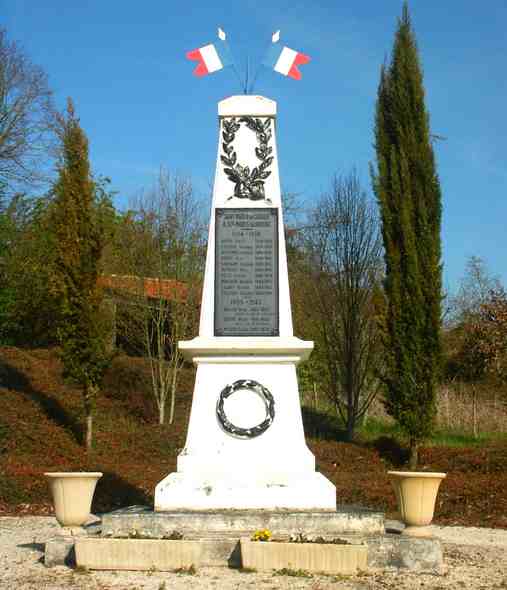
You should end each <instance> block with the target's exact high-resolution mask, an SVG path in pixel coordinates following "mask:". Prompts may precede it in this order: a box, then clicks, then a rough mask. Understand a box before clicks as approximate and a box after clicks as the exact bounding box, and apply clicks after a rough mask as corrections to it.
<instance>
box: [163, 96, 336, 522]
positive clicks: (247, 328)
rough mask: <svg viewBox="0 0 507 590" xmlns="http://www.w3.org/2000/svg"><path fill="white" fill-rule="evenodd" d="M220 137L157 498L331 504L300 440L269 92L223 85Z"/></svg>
mask: <svg viewBox="0 0 507 590" xmlns="http://www.w3.org/2000/svg"><path fill="white" fill-rule="evenodd" d="M218 116H219V139H218V155H217V167H216V175H215V184H214V190H213V202H212V209H211V219H210V226H209V238H208V252H207V258H206V270H205V277H204V288H203V296H202V307H201V318H200V328H199V336H197V337H196V338H194V339H193V340H190V341H188V342H180V343H179V348H180V350H181V351H182V352H183V354H184V355H185V357H186V358H187V359H189V360H192V361H193V363H194V364H195V365H196V366H197V374H196V382H195V389H194V395H193V401H192V409H191V414H190V422H189V426H188V434H187V440H186V445H185V448H184V449H183V451H182V452H181V453H180V455H179V456H178V463H177V472H175V473H171V474H170V475H168V476H167V477H166V478H165V479H163V480H162V481H161V482H160V483H159V484H158V485H157V487H156V490H155V510H156V511H172V510H211V509H224V510H227V509H268V510H277V509H279V510H313V509H316V510H335V508H336V495H335V488H334V486H333V484H332V483H331V482H330V481H328V480H327V479H326V478H325V477H324V476H323V475H322V474H320V473H318V472H316V471H315V458H314V456H313V455H312V453H311V452H310V450H309V449H308V447H307V446H306V443H305V437H304V432H303V422H302V417H301V407H300V401H299V391H298V383H297V378H296V365H297V364H298V363H299V362H300V361H302V360H305V359H307V358H308V356H309V355H310V353H311V350H312V348H313V342H305V341H302V340H300V339H298V338H296V337H294V334H293V329H292V316H291V305H290V295H289V281H288V275H287V258H286V251H285V238H284V225H283V216H282V203H281V195H280V179H279V173H278V156H277V150H276V137H275V130H276V126H275V123H276V103H275V102H274V101H272V100H269V99H267V98H264V97H262V96H251V95H243V96H231V97H230V98H227V99H225V100H223V101H221V102H220V103H219V105H218Z"/></svg>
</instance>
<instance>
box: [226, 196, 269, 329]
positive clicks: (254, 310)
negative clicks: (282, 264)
mask: <svg viewBox="0 0 507 590" xmlns="http://www.w3.org/2000/svg"><path fill="white" fill-rule="evenodd" d="M278 316H279V313H278V210H277V209H275V208H264V207H262V208H241V209H239V208H238V209H236V208H234V209H233V208H230V209H229V208H223V209H216V224H215V336H278V335H279V319H278Z"/></svg>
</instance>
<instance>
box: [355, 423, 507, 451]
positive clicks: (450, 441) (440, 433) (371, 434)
mask: <svg viewBox="0 0 507 590" xmlns="http://www.w3.org/2000/svg"><path fill="white" fill-rule="evenodd" d="M358 434H359V436H360V438H361V439H362V440H364V441H365V442H373V441H375V440H376V439H378V438H380V437H383V436H385V437H389V438H392V439H394V440H396V441H397V442H399V443H400V444H403V443H404V442H405V440H404V436H403V432H402V431H401V429H400V428H399V426H398V425H397V424H396V423H394V422H392V423H389V422H386V421H383V420H379V419H378V418H368V420H366V422H365V423H364V424H363V426H361V428H359V430H358ZM497 440H498V441H501V440H507V433H500V432H480V433H479V434H478V436H477V437H474V435H473V434H472V433H470V432H465V431H460V430H456V429H454V430H452V429H446V428H439V429H436V430H435V432H434V434H433V436H432V438H431V439H430V440H428V441H427V442H426V446H430V447H432V446H445V447H457V448H459V447H469V446H481V445H485V444H488V443H490V442H492V441H497Z"/></svg>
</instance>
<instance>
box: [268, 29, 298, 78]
mask: <svg viewBox="0 0 507 590" xmlns="http://www.w3.org/2000/svg"><path fill="white" fill-rule="evenodd" d="M279 39H280V31H277V32H276V33H274V34H273V37H272V41H273V45H272V46H271V47H270V48H269V50H268V53H267V55H266V57H265V58H264V61H263V62H262V63H263V64H264V65H265V66H267V67H268V68H273V69H274V70H275V72H279V73H280V74H282V75H284V76H290V77H291V78H294V80H301V72H300V71H299V70H298V66H301V65H303V64H307V63H308V62H309V61H310V58H309V56H308V55H305V54H304V53H300V52H299V51H294V49H290V48H289V47H281V46H280V45H278V41H279Z"/></svg>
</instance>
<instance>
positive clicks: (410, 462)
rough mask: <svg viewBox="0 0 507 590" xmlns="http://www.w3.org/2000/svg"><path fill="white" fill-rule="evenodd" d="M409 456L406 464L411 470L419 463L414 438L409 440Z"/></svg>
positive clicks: (416, 443)
mask: <svg viewBox="0 0 507 590" xmlns="http://www.w3.org/2000/svg"><path fill="white" fill-rule="evenodd" d="M409 450H410V457H409V460H408V466H409V468H410V470H411V471H416V470H417V465H418V464H419V443H418V442H417V441H415V440H411V441H410V449H409Z"/></svg>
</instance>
